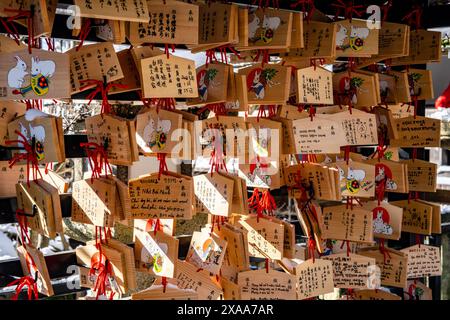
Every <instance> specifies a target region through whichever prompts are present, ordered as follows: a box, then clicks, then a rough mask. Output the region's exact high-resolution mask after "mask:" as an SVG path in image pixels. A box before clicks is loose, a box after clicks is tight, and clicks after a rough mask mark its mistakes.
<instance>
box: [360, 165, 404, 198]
mask: <svg viewBox="0 0 450 320" xmlns="http://www.w3.org/2000/svg"><path fill="white" fill-rule="evenodd" d="M366 162H367V163H368V164H372V165H375V181H376V183H377V184H384V190H385V191H386V192H396V193H408V192H409V183H408V172H407V170H408V169H407V165H406V164H404V163H400V162H395V161H391V160H385V159H380V160H378V159H369V160H367V161H366Z"/></svg>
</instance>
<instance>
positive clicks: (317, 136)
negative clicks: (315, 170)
mask: <svg viewBox="0 0 450 320" xmlns="http://www.w3.org/2000/svg"><path fill="white" fill-rule="evenodd" d="M292 128H293V130H294V141H295V150H296V153H297V154H322V153H339V152H340V147H341V146H344V145H345V144H346V138H345V135H344V133H343V131H342V130H340V128H339V123H338V122H337V121H334V120H329V119H321V118H317V117H316V118H315V119H314V120H313V121H311V119H309V118H304V119H298V120H294V121H293V122H292Z"/></svg>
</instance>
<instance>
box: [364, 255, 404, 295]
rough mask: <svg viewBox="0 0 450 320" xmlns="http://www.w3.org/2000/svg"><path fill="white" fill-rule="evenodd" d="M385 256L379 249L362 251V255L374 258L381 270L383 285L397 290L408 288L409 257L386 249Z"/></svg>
mask: <svg viewBox="0 0 450 320" xmlns="http://www.w3.org/2000/svg"><path fill="white" fill-rule="evenodd" d="M383 250H386V252H385V253H384V254H383V253H382V252H381V251H380V249H379V248H373V249H371V248H369V249H361V250H359V251H358V253H359V254H360V255H363V256H366V257H369V258H373V259H375V260H376V263H377V266H378V267H379V268H380V270H381V285H382V286H390V287H397V288H404V287H405V286H406V276H407V270H406V268H407V261H408V259H407V255H406V254H404V253H403V252H401V251H398V250H394V249H391V248H387V247H385V249H383Z"/></svg>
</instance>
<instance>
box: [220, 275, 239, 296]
mask: <svg viewBox="0 0 450 320" xmlns="http://www.w3.org/2000/svg"><path fill="white" fill-rule="evenodd" d="M220 285H221V286H222V290H223V299H224V300H241V292H240V291H241V290H240V287H239V285H238V284H237V283H235V282H233V281H231V280H230V279H227V278H226V277H224V276H223V275H222V276H221V277H220Z"/></svg>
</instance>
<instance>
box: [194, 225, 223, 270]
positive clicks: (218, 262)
mask: <svg viewBox="0 0 450 320" xmlns="http://www.w3.org/2000/svg"><path fill="white" fill-rule="evenodd" d="M226 249H227V241H225V240H223V239H221V238H219V237H218V236H216V235H214V234H211V235H210V234H209V233H208V232H197V231H194V233H193V234H192V239H191V244H190V246H189V250H188V253H187V256H186V261H187V262H189V263H191V264H193V265H194V266H196V267H197V268H199V269H203V270H206V271H209V272H210V273H212V274H214V275H218V274H219V273H220V268H221V266H222V262H223V259H224V256H225V251H226Z"/></svg>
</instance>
